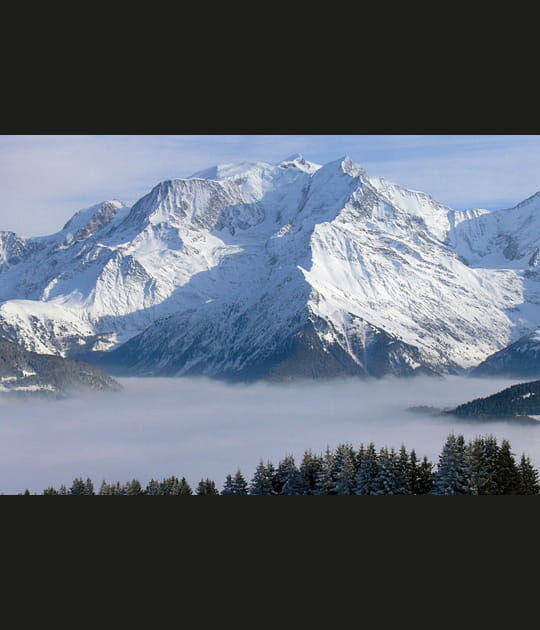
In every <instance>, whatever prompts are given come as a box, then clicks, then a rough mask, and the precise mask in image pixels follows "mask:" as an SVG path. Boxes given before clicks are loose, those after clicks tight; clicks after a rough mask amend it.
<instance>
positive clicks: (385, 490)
mask: <svg viewBox="0 0 540 630" xmlns="http://www.w3.org/2000/svg"><path fill="white" fill-rule="evenodd" d="M378 464H379V474H378V479H377V480H378V484H379V487H378V490H377V492H376V493H375V494H399V490H400V489H401V488H400V485H399V479H398V461H397V454H396V451H395V450H394V449H393V448H392V449H390V450H388V449H387V448H386V447H383V448H381V449H380V451H379V456H378Z"/></svg>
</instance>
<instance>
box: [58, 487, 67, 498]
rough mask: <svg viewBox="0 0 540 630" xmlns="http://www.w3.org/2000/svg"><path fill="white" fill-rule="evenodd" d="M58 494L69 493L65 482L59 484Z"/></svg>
mask: <svg viewBox="0 0 540 630" xmlns="http://www.w3.org/2000/svg"><path fill="white" fill-rule="evenodd" d="M58 494H60V495H63V496H64V495H68V494H69V490H68V489H67V487H66V485H65V484H61V485H60V487H59V488H58Z"/></svg>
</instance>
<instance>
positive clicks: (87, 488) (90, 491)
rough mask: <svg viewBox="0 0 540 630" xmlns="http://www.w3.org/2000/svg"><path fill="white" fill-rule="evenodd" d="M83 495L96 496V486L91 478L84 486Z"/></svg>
mask: <svg viewBox="0 0 540 630" xmlns="http://www.w3.org/2000/svg"><path fill="white" fill-rule="evenodd" d="M83 494H86V495H94V494H96V493H95V492H94V484H93V483H92V480H91V479H90V477H88V478H87V479H86V482H85V484H84V491H83Z"/></svg>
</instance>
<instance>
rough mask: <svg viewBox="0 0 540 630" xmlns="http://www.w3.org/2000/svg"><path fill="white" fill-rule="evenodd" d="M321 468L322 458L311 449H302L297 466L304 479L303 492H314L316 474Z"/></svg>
mask: <svg viewBox="0 0 540 630" xmlns="http://www.w3.org/2000/svg"><path fill="white" fill-rule="evenodd" d="M322 470H323V458H322V456H321V455H314V454H313V453H312V452H311V450H306V451H304V455H303V457H302V462H301V463H300V466H299V471H300V474H301V475H302V477H303V479H304V484H305V494H310V495H311V494H314V492H315V487H316V485H317V478H318V475H319V474H320V473H321V472H322Z"/></svg>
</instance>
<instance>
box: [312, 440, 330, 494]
mask: <svg viewBox="0 0 540 630" xmlns="http://www.w3.org/2000/svg"><path fill="white" fill-rule="evenodd" d="M333 472H334V453H333V452H332V451H331V449H330V447H329V446H327V447H326V450H325V452H324V457H323V460H322V467H321V470H320V472H319V473H318V474H317V478H316V480H315V488H314V490H313V494H317V495H321V494H322V495H327V494H336V491H335V479H334V478H333Z"/></svg>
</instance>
